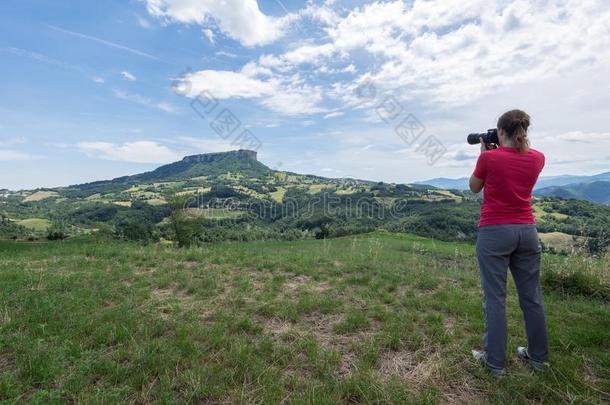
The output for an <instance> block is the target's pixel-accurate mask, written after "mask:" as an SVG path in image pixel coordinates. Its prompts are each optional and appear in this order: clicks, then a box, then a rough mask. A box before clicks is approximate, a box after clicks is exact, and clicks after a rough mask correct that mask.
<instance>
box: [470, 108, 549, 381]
mask: <svg viewBox="0 0 610 405" xmlns="http://www.w3.org/2000/svg"><path fill="white" fill-rule="evenodd" d="M529 125H530V117H529V115H528V114H527V113H525V112H524V111H521V110H512V111H508V112H506V113H504V114H503V115H502V116H501V117H500V119H499V120H498V125H497V127H498V138H499V140H500V146H499V147H498V148H497V149H491V150H490V149H489V145H486V144H484V143H483V139H481V155H480V156H479V160H478V162H477V165H476V168H475V170H474V173H473V175H472V177H471V178H470V189H471V190H472V192H474V193H478V192H480V191H481V190H484V192H483V204H482V206H481V220H480V223H479V235H478V239H477V259H478V261H479V268H480V273H481V286H482V287H483V295H484V298H483V311H484V315H485V334H484V336H483V346H484V349H483V351H478V350H473V351H472V354H473V356H474V357H475V359H477V360H479V361H481V362H483V363H484V364H485V365H486V366H487V368H488V369H489V371H491V372H492V373H493V374H494V375H496V376H502V375H504V374H505V371H504V356H505V353H506V340H507V332H506V310H505V303H504V301H505V298H506V277H507V269H508V268H510V271H511V273H512V275H513V279H514V280H515V285H516V287H517V291H518V293H519V304H520V306H521V310H522V311H523V317H524V319H525V331H526V333H527V340H528V346H527V347H518V348H517V355H518V356H519V357H520V358H521V359H523V360H526V361H527V362H528V363H529V365H530V367H531V368H532V369H534V370H536V371H542V370H543V368H544V364H545V362H546V361H547V357H548V339H547V333H546V321H545V316H544V308H543V306H542V294H541V290H540V251H541V248H540V241H539V239H538V233H537V231H536V225H535V219H534V213H533V210H532V189H533V188H534V185H535V184H536V181H537V180H538V175H539V174H540V172H541V171H542V168H543V167H544V155H543V154H542V153H540V152H538V151H536V150H534V149H532V148H530V147H529V141H528V138H527V129H528V127H529Z"/></svg>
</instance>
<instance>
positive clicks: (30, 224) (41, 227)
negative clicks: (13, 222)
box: [17, 218, 51, 232]
mask: <svg viewBox="0 0 610 405" xmlns="http://www.w3.org/2000/svg"><path fill="white" fill-rule="evenodd" d="M17 223H18V224H19V225H21V226H25V227H26V228H28V229H32V230H34V231H37V232H45V231H46V230H47V229H48V228H49V226H51V221H49V220H48V219H44V218H27V219H22V220H19V221H17Z"/></svg>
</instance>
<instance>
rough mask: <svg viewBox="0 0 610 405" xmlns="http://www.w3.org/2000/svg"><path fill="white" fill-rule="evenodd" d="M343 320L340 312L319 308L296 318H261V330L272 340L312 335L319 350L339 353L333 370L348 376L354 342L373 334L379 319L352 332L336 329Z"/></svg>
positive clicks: (353, 364) (353, 365)
mask: <svg viewBox="0 0 610 405" xmlns="http://www.w3.org/2000/svg"><path fill="white" fill-rule="evenodd" d="M343 320H344V315H343V314H322V313H319V312H314V313H311V314H307V315H304V316H302V317H301V318H300V319H299V320H298V321H297V322H290V321H285V320H282V319H279V318H261V322H262V324H263V330H264V332H265V334H267V335H268V336H271V337H272V338H273V339H274V340H275V341H276V342H289V341H294V340H297V339H300V338H305V337H307V336H312V337H313V338H314V339H315V340H316V342H317V343H318V345H319V347H320V348H321V349H322V350H325V351H333V352H336V353H337V354H338V355H339V357H340V360H339V363H338V367H337V374H338V375H339V376H342V377H344V376H349V375H350V374H352V373H353V372H354V371H355V369H356V362H357V359H358V356H357V354H356V352H355V349H356V345H357V344H359V343H361V342H363V341H365V340H366V339H368V338H370V337H371V336H373V335H374V334H375V333H376V332H377V330H378V328H379V325H380V323H379V322H372V323H371V324H370V325H369V327H367V328H366V329H363V330H360V331H358V332H355V333H349V334H343V333H338V332H337V331H336V329H335V326H336V325H337V324H339V323H340V322H342V321H343Z"/></svg>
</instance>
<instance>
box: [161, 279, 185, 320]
mask: <svg viewBox="0 0 610 405" xmlns="http://www.w3.org/2000/svg"><path fill="white" fill-rule="evenodd" d="M151 294H152V296H153V299H154V300H156V301H158V303H159V304H158V309H159V313H160V315H159V316H160V317H161V319H164V320H167V319H169V318H170V313H171V312H172V307H171V306H170V305H169V303H168V301H170V300H171V299H176V300H178V302H179V303H180V306H181V307H184V306H185V304H191V303H192V301H193V297H192V296H191V295H190V294H188V293H187V292H186V291H184V290H180V289H178V288H177V286H175V285H171V286H168V287H165V288H157V289H154V290H152V291H151Z"/></svg>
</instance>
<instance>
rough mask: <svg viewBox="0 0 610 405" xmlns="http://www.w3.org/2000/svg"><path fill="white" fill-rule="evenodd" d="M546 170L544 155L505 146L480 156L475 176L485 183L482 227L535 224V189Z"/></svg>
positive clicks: (534, 151) (480, 224)
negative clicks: (543, 170)
mask: <svg viewBox="0 0 610 405" xmlns="http://www.w3.org/2000/svg"><path fill="white" fill-rule="evenodd" d="M543 167H544V155H543V154H542V153H541V152H538V151H537V150H534V149H531V148H530V149H529V151H528V152H527V153H521V152H519V150H518V149H516V148H508V147H504V146H501V147H499V148H498V149H493V150H488V151H485V152H483V153H481V155H480V156H479V160H478V161H477V166H476V168H475V169H474V173H473V175H474V176H475V177H476V178H479V179H481V180H483V205H482V206H481V221H480V222H479V226H487V225H499V224H535V223H536V219H535V218H534V211H533V209H532V189H533V188H534V185H535V184H536V181H537V180H538V175H539V174H540V172H541V171H542V168H543Z"/></svg>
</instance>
